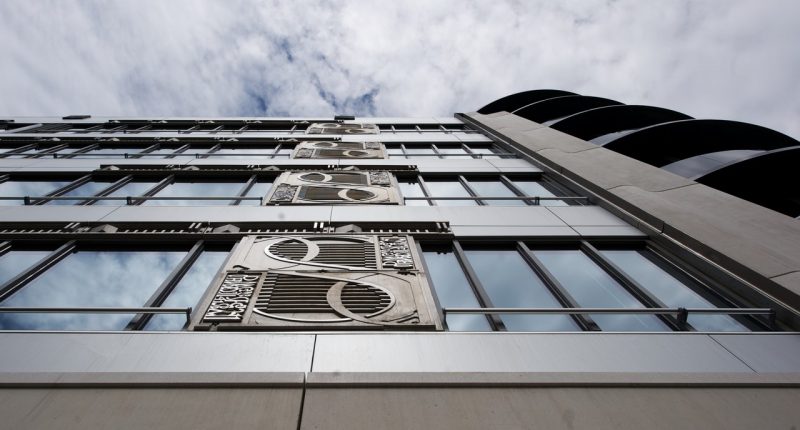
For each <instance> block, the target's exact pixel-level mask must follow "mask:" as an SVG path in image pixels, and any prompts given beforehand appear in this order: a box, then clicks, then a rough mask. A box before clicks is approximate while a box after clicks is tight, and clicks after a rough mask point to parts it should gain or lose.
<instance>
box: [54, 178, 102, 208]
mask: <svg viewBox="0 0 800 430" xmlns="http://www.w3.org/2000/svg"><path fill="white" fill-rule="evenodd" d="M109 185H110V184H109V183H108V182H94V181H89V182H87V183H85V184H83V185H81V186H79V187H77V188H75V189H74V190H72V191H67V192H66V193H64V194H62V195H61V196H59V197H72V196H77V197H85V196H93V195H95V194H97V193H99V192H100V191H103V190H104V189H106V188H108V187H109ZM81 201H82V200H50V201H49V202H48V204H50V205H74V204H76V203H80V202H81Z"/></svg>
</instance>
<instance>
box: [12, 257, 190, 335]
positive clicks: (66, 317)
mask: <svg viewBox="0 0 800 430" xmlns="http://www.w3.org/2000/svg"><path fill="white" fill-rule="evenodd" d="M184 255H185V252H184V251H149V252H148V251H138V252H137V251H89V250H87V251H79V252H76V253H73V254H70V255H68V256H67V257H65V258H64V259H63V260H61V261H60V262H58V263H57V264H56V265H54V266H53V267H51V268H50V269H49V270H47V271H46V272H44V273H43V274H41V275H40V276H39V277H37V278H36V279H34V280H33V281H31V282H30V283H29V284H28V285H26V286H25V287H23V288H22V289H20V290H19V291H18V292H16V293H15V294H14V295H12V296H11V297H9V298H8V299H7V300H5V301H4V302H3V303H2V304H0V306H6V307H11V306H20V307H140V306H143V305H144V304H145V302H146V301H147V299H149V298H150V296H151V295H152V294H153V293H154V292H155V291H156V289H157V288H158V287H159V285H161V283H162V282H163V281H164V279H166V277H167V276H168V275H169V273H170V272H171V271H172V270H173V269H174V268H175V266H176V265H177V264H178V263H179V262H180V261H181V259H182V258H183V256H184ZM132 317H133V315H120V314H0V329H3V330H34V329H39V330H122V329H124V328H125V326H126V325H127V324H128V322H129V321H130V320H131V318H132Z"/></svg>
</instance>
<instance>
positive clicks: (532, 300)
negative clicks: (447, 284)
mask: <svg viewBox="0 0 800 430" xmlns="http://www.w3.org/2000/svg"><path fill="white" fill-rule="evenodd" d="M465 252H466V254H467V258H469V263H470V264H471V265H472V268H473V269H475V272H476V273H477V275H478V279H480V281H481V284H482V285H483V288H484V289H486V294H488V295H489V298H490V299H491V300H492V303H493V304H494V305H495V306H497V307H501V308H560V307H561V304H560V303H559V302H558V301H557V300H556V299H555V297H553V295H552V294H551V293H550V290H548V289H547V287H546V286H545V285H544V283H542V281H541V280H540V279H539V277H538V276H537V275H536V273H534V272H533V270H531V268H530V267H529V266H528V264H527V263H526V262H525V260H524V259H523V258H522V256H521V255H519V253H518V252H517V251H514V250H474V251H472V250H471V251H465ZM502 318H503V323H505V325H506V327H507V328H508V329H509V330H518V331H576V330H580V328H579V327H578V326H577V324H575V321H574V320H573V319H572V318H571V317H569V316H568V315H524V314H513V315H503V316H502Z"/></svg>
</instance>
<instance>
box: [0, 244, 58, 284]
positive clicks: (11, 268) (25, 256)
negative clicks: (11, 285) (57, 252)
mask: <svg viewBox="0 0 800 430" xmlns="http://www.w3.org/2000/svg"><path fill="white" fill-rule="evenodd" d="M49 253H50V251H14V250H12V251H9V252H6V253H5V254H3V255H2V256H0V285H2V284H5V283H6V282H8V281H9V280H11V278H13V277H14V276H17V275H19V274H20V273H22V272H23V271H24V270H25V269H27V268H29V267H31V266H32V265H33V264H34V263H36V262H37V261H39V260H41V259H42V258H44V257H46V256H47V254H49Z"/></svg>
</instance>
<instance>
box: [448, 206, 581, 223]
mask: <svg viewBox="0 0 800 430" xmlns="http://www.w3.org/2000/svg"><path fill="white" fill-rule="evenodd" d="M439 210H440V211H441V214H442V216H444V219H446V220H448V221H450V225H454V226H455V225H489V226H506V225H519V226H559V227H566V223H564V221H562V220H561V219H559V218H558V217H557V216H555V215H554V214H553V213H552V212H550V211H549V210H548V208H546V207H544V206H525V207H510V206H480V207H478V206H474V207H457V206H442V207H439Z"/></svg>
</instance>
